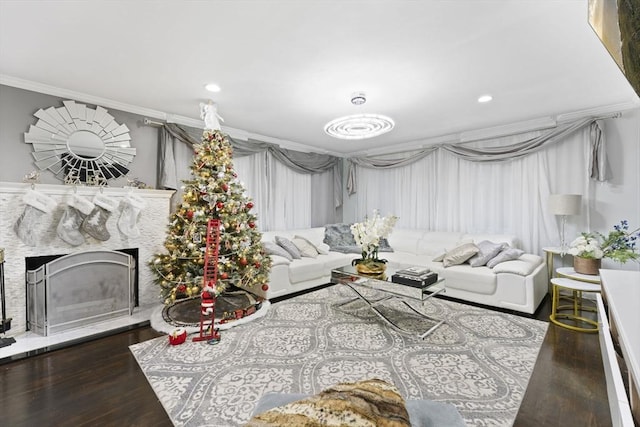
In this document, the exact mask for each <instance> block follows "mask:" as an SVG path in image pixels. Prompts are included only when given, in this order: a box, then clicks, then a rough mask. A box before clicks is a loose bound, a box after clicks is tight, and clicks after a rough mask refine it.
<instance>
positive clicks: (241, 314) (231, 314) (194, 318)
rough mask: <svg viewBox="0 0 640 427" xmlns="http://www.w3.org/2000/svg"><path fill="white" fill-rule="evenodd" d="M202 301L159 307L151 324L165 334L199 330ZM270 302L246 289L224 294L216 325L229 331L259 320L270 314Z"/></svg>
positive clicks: (193, 299) (219, 298) (179, 302)
mask: <svg viewBox="0 0 640 427" xmlns="http://www.w3.org/2000/svg"><path fill="white" fill-rule="evenodd" d="M200 301H201V299H200V297H196V298H187V299H182V300H178V301H176V302H174V303H173V304H171V305H167V306H162V307H159V308H158V309H156V310H155V311H154V312H153V313H152V314H151V319H150V323H151V327H152V328H153V329H155V330H156V331H158V332H165V333H171V332H173V331H174V330H175V329H176V328H182V329H185V330H186V331H187V333H189V334H190V333H193V332H197V331H199V330H200ZM270 305H271V304H270V302H269V301H267V300H260V301H259V300H256V298H255V297H254V296H253V295H252V294H250V293H248V292H245V291H234V292H228V293H224V294H222V295H220V296H219V297H218V298H217V299H216V304H215V318H216V321H215V326H216V328H219V329H221V330H225V329H229V328H231V327H233V326H236V325H242V324H244V323H247V322H251V321H253V320H255V319H259V318H261V317H262V316H264V315H265V314H267V312H268V310H269V306H270ZM254 309H255V312H253V310H254Z"/></svg>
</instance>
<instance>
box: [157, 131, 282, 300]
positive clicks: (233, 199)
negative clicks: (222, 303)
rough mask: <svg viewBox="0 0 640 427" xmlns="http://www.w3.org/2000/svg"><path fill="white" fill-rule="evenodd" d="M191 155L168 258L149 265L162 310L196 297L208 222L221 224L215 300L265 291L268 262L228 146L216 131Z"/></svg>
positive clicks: (164, 256) (167, 243)
mask: <svg viewBox="0 0 640 427" xmlns="http://www.w3.org/2000/svg"><path fill="white" fill-rule="evenodd" d="M194 151H195V155H194V158H193V162H192V164H191V174H192V179H191V180H188V181H184V184H185V187H184V194H183V196H182V203H181V204H180V205H179V206H178V207H177V209H176V211H175V212H174V213H173V214H172V215H171V218H170V220H169V230H168V233H167V238H166V240H165V243H164V247H165V248H166V250H167V251H168V253H163V254H156V255H154V257H153V258H152V259H151V261H150V265H151V269H152V271H154V272H155V274H156V276H157V278H156V283H157V284H158V285H159V286H160V292H161V295H162V297H163V299H164V302H165V304H171V303H172V302H173V301H175V300H177V299H183V298H189V297H192V296H199V295H200V292H201V291H202V285H203V283H202V282H203V280H202V276H203V270H204V251H205V245H206V236H207V223H208V221H209V219H218V220H219V221H220V246H219V258H218V281H217V284H216V287H215V290H214V292H215V294H216V295H220V294H221V293H223V292H224V291H225V290H227V289H228V288H229V287H230V286H237V287H239V288H242V289H245V290H247V291H249V292H252V291H253V293H256V291H262V292H264V291H266V290H267V289H268V284H267V282H268V279H269V270H270V268H271V259H270V258H269V256H268V255H266V254H265V253H264V249H263V246H262V243H261V242H260V239H261V233H260V232H259V231H258V230H257V228H256V215H255V214H253V213H252V212H251V208H252V207H253V203H252V202H251V199H249V197H247V196H246V195H245V191H244V188H243V186H242V184H241V183H240V181H239V180H238V175H237V174H236V173H235V171H234V170H233V160H232V148H231V145H230V144H229V141H228V140H227V138H226V137H225V136H224V134H222V132H220V130H212V129H207V130H205V131H204V132H203V134H202V143H201V144H198V145H195V146H194Z"/></svg>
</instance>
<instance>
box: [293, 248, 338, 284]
mask: <svg viewBox="0 0 640 427" xmlns="http://www.w3.org/2000/svg"><path fill="white" fill-rule="evenodd" d="M322 256H326V255H322ZM330 274H331V272H330V271H328V270H325V268H324V262H321V261H320V260H318V259H317V258H307V257H304V258H300V259H296V260H294V261H293V262H292V263H291V264H289V280H291V283H299V282H304V281H307V280H313V279H319V278H321V277H328V276H329V275H330Z"/></svg>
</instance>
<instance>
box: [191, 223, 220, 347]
mask: <svg viewBox="0 0 640 427" xmlns="http://www.w3.org/2000/svg"><path fill="white" fill-rule="evenodd" d="M219 250H220V220H217V219H210V220H209V222H208V223H207V240H206V248H205V251H204V274H203V277H202V293H201V294H200V297H201V302H200V335H199V336H197V337H194V338H193V341H209V340H220V332H219V331H218V329H216V328H214V322H215V305H216V297H215V289H216V283H217V282H218V255H219ZM209 288H210V289H212V291H209V290H208V289H209Z"/></svg>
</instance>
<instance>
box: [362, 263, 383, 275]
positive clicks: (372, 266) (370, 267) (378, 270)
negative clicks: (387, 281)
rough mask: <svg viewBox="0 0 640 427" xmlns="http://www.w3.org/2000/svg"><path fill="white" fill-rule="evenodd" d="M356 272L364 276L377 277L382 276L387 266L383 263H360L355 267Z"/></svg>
mask: <svg viewBox="0 0 640 427" xmlns="http://www.w3.org/2000/svg"><path fill="white" fill-rule="evenodd" d="M355 267H356V270H357V271H358V273H360V274H366V275H371V276H379V275H381V274H384V272H385V270H386V269H387V265H386V264H385V263H384V262H375V261H371V262H361V263H359V264H356V265H355Z"/></svg>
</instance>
